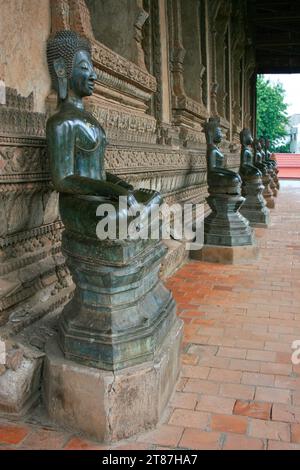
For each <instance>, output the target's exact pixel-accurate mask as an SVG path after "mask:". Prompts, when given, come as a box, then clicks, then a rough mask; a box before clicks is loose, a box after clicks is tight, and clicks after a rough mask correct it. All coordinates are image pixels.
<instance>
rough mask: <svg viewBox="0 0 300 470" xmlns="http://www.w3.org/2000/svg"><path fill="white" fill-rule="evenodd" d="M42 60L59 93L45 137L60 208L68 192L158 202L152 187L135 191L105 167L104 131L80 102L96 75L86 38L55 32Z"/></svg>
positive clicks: (130, 202) (131, 202)
mask: <svg viewBox="0 0 300 470" xmlns="http://www.w3.org/2000/svg"><path fill="white" fill-rule="evenodd" d="M47 60H48V66H49V71H50V75H51V79H52V85H53V87H54V89H55V90H56V91H57V94H58V110H57V112H56V113H55V114H54V115H53V116H52V117H50V119H49V120H48V122H47V130H46V135H47V144H48V150H49V156H50V162H51V163H50V164H51V175H52V182H53V184H54V187H55V189H56V190H57V191H58V192H59V193H60V207H61V210H62V211H63V206H64V201H65V200H67V199H69V201H70V198H68V195H72V196H74V198H75V199H76V196H80V197H81V198H82V197H83V196H96V197H98V200H99V202H100V201H101V200H104V199H107V200H111V201H117V200H118V197H119V196H125V197H126V198H127V202H128V208H129V207H134V206H136V205H137V204H138V203H143V204H144V205H147V204H150V205H151V204H152V203H154V202H155V203H160V202H161V197H160V195H159V193H157V192H156V191H151V190H147V189H141V190H134V189H133V187H132V186H131V185H130V184H128V183H127V182H125V181H123V180H121V179H120V178H118V177H116V176H114V175H112V174H110V173H108V172H106V171H105V164H104V154H105V148H106V145H107V139H106V135H105V131H104V129H103V128H102V127H101V125H100V124H99V122H98V121H97V120H96V119H95V117H94V116H93V115H92V114H90V113H89V112H87V111H86V110H85V108H84V103H83V98H84V97H86V96H90V95H92V93H93V90H94V86H95V80H96V78H97V75H96V73H95V71H94V68H93V64H92V61H91V46H90V44H89V42H88V40H87V39H85V38H84V37H81V36H79V35H78V34H77V33H76V32H74V31H60V32H58V33H56V34H55V36H53V37H50V39H49V40H48V44H47ZM87 199H88V198H87ZM119 215H120V214H119Z"/></svg>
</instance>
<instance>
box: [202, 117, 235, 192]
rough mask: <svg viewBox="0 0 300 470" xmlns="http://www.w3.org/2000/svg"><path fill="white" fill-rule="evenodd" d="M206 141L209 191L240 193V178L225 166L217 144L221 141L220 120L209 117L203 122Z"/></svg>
mask: <svg viewBox="0 0 300 470" xmlns="http://www.w3.org/2000/svg"><path fill="white" fill-rule="evenodd" d="M204 131H205V136H206V141H207V152H206V159H207V182H208V190H209V192H210V193H214V194H216V193H221V194H240V193H241V183H242V181H241V178H240V176H239V175H238V173H235V172H234V171H231V170H228V169H227V168H225V158H224V155H223V154H222V152H221V151H220V149H219V147H218V144H220V143H221V141H222V137H223V136H222V131H221V128H220V120H219V119H218V118H210V119H209V120H208V121H207V122H206V123H205V124H204Z"/></svg>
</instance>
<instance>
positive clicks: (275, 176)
mask: <svg viewBox="0 0 300 470" xmlns="http://www.w3.org/2000/svg"><path fill="white" fill-rule="evenodd" d="M273 179H274V183H275V186H276V189H277V190H278V191H279V190H280V182H279V179H278V170H275V175H274V178H273Z"/></svg>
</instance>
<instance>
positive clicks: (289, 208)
mask: <svg viewBox="0 0 300 470" xmlns="http://www.w3.org/2000/svg"><path fill="white" fill-rule="evenodd" d="M276 203H277V206H276V209H275V210H273V211H272V214H271V226H270V227H269V229H267V230H264V229H259V230H257V231H256V234H257V239H258V243H259V246H260V258H259V260H258V261H256V262H255V263H253V264H251V265H238V266H224V265H217V264H206V263H201V262H191V263H188V264H187V265H185V266H184V267H182V268H181V269H180V270H179V271H178V272H177V273H176V274H175V275H174V276H173V277H172V278H170V279H169V280H168V286H169V287H170V288H171V289H172V291H173V293H174V296H175V298H176V301H177V304H178V314H179V316H180V317H181V318H182V319H183V321H184V322H185V337H184V344H183V353H182V362H183V368H182V377H181V379H180V381H179V382H178V385H177V391H176V393H175V394H174V396H173V398H172V401H171V404H170V407H169V409H168V410H167V413H166V416H165V419H164V422H163V423H162V424H161V425H160V426H159V427H158V428H157V429H156V430H154V431H151V432H148V433H145V434H144V435H141V436H139V437H138V438H135V439H131V440H129V441H124V442H122V443H118V444H117V445H115V446H113V447H114V448H117V449H148V450H151V449H175V448H184V449H298V450H300V365H298V366H297V365H293V363H292V361H291V354H292V349H291V344H292V342H293V341H294V340H300V181H296V182H295V181H294V182H283V183H282V189H281V191H280V194H279V197H278V198H277V201H276ZM0 446H1V447H0V448H1V449H8V448H9V449H24V448H25V449H37V448H38V449H111V448H113V447H112V446H105V445H102V444H99V443H96V442H92V441H88V440H86V439H85V438H83V437H80V436H76V435H71V434H68V433H65V432H63V431H62V430H59V429H55V428H52V427H51V426H50V427H41V426H39V425H37V424H30V421H29V422H26V423H17V424H16V423H14V424H13V423H8V422H5V421H1V422H0Z"/></svg>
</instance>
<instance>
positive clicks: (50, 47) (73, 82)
mask: <svg viewBox="0 0 300 470" xmlns="http://www.w3.org/2000/svg"><path fill="white" fill-rule="evenodd" d="M47 61H48V67H49V72H50V75H51V80H52V85H53V88H54V89H55V90H56V91H57V93H58V97H59V100H65V99H66V98H67V97H68V96H74V97H76V98H79V99H81V98H83V97H84V96H90V95H91V94H92V93H93V90H94V85H95V80H96V78H97V75H96V73H95V71H94V68H93V64H92V60H91V46H90V43H89V41H88V40H87V39H86V38H84V37H82V36H80V35H79V34H77V33H76V32H75V31H69V30H66V31H59V32H58V33H56V34H55V35H54V36H51V37H50V38H49V40H48V42H47Z"/></svg>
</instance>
